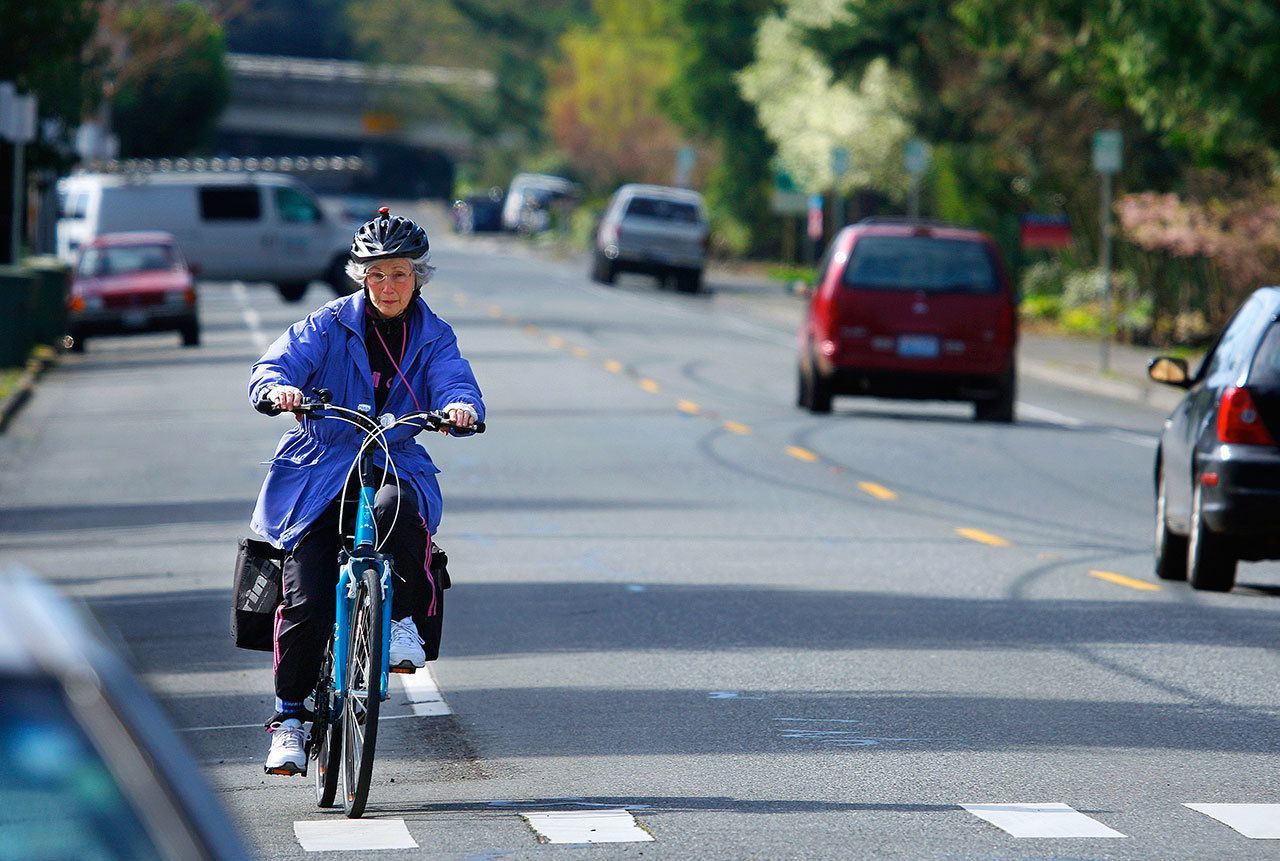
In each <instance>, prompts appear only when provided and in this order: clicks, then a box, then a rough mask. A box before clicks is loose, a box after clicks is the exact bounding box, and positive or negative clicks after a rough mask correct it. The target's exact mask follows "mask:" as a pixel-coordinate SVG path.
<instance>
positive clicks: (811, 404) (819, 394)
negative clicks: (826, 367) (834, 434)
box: [796, 362, 835, 415]
mask: <svg viewBox="0 0 1280 861" xmlns="http://www.w3.org/2000/svg"><path fill="white" fill-rule="evenodd" d="M834 397H835V384H834V383H833V382H832V380H831V378H830V377H824V376H823V375H822V372H821V371H819V370H818V369H817V368H816V367H814V365H813V362H809V363H807V364H801V365H800V391H799V394H798V395H797V396H796V401H797V402H798V403H799V405H800V406H801V407H804V408H805V409H807V410H809V412H811V413H814V414H817V415H822V414H825V413H829V412H831V401H832V400H833V399H834Z"/></svg>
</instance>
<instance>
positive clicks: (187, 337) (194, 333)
mask: <svg viewBox="0 0 1280 861" xmlns="http://www.w3.org/2000/svg"><path fill="white" fill-rule="evenodd" d="M181 334H182V346H184V347H198V346H200V324H199V323H196V322H191V323H187V324H186V325H184V326H183V327H182V330H181Z"/></svg>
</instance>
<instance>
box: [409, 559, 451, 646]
mask: <svg viewBox="0 0 1280 861" xmlns="http://www.w3.org/2000/svg"><path fill="white" fill-rule="evenodd" d="M448 566H449V556H448V554H447V553H445V552H444V548H443V547H441V546H440V545H439V544H436V543H435V542H434V541H433V542H432V543H431V579H432V580H434V581H435V595H434V598H435V602H436V613H435V615H434V616H428V615H427V612H428V610H429V609H430V607H429V606H428V607H419V608H417V609H415V610H414V612H413V624H414V625H416V626H417V628H418V636H419V637H421V638H422V640H423V642H422V650H423V651H424V652H426V655H427V660H428V661H434V660H435V659H436V658H438V657H440V638H441V636H442V635H443V633H444V590H445V589H448V588H449V586H451V585H452V584H451V583H450V582H449V567H448ZM427 594H428V596H430V595H431V590H430V589H428V590H427ZM427 600H431V597H428V599H427Z"/></svg>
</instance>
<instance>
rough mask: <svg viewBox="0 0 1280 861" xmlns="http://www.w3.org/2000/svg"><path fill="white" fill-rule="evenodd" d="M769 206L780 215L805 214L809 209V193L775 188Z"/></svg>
mask: <svg viewBox="0 0 1280 861" xmlns="http://www.w3.org/2000/svg"><path fill="white" fill-rule="evenodd" d="M769 208H770V209H771V210H773V211H774V212H776V213H777V214H778V215H804V214H805V213H806V212H808V211H809V195H807V194H805V193H804V192H803V191H781V190H779V189H776V188H775V189H774V190H773V196H772V197H771V198H770V199H769Z"/></svg>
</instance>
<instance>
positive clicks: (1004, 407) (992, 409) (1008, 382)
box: [973, 365, 1018, 424]
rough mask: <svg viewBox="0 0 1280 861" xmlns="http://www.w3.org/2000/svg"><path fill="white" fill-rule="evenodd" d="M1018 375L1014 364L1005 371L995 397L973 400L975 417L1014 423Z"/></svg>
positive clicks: (975, 418) (982, 419)
mask: <svg viewBox="0 0 1280 861" xmlns="http://www.w3.org/2000/svg"><path fill="white" fill-rule="evenodd" d="M1017 389H1018V377H1017V372H1016V371H1015V370H1014V368H1013V366H1012V365H1010V366H1009V370H1007V371H1005V373H1004V377H1003V378H1002V380H1001V382H1000V393H999V394H997V395H996V396H995V397H994V398H989V399H984V400H981V401H974V402H973V418H974V420H975V421H980V422H999V423H1001V424H1012V423H1013V411H1014V401H1015V399H1016V398H1017Z"/></svg>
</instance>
